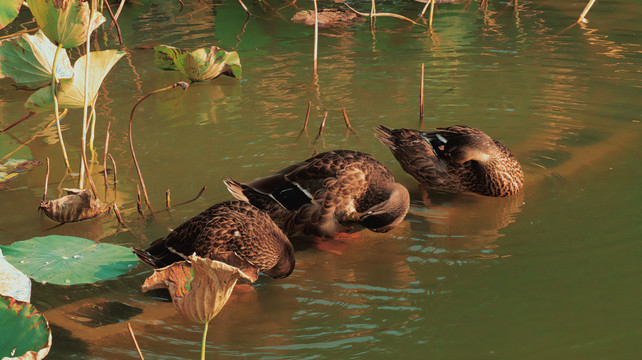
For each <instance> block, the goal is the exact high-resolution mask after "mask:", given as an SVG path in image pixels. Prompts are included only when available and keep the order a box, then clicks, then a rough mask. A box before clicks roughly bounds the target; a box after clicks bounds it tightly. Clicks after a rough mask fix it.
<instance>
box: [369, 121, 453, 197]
mask: <svg viewBox="0 0 642 360" xmlns="http://www.w3.org/2000/svg"><path fill="white" fill-rule="evenodd" d="M375 131H376V134H375V137H377V138H378V139H379V141H381V142H382V143H383V144H384V145H386V146H387V147H388V148H389V149H390V151H391V152H392V154H393V155H394V157H395V158H396V159H397V161H399V164H400V165H401V167H402V168H403V169H404V170H405V171H406V172H407V173H408V174H410V175H412V176H413V177H414V178H415V179H417V180H418V181H419V182H421V183H426V184H428V185H429V186H431V187H436V188H444V187H449V186H450V184H453V183H456V182H457V181H458V180H457V177H456V176H454V175H453V174H452V173H451V168H450V161H449V160H448V159H447V156H446V154H445V152H444V147H445V144H446V143H447V142H448V138H449V137H451V135H453V134H455V132H453V133H450V132H446V133H444V132H442V131H435V132H422V131H417V130H412V129H391V128H388V127H386V126H383V125H379V126H378V127H376V128H375ZM444 134H445V135H444Z"/></svg>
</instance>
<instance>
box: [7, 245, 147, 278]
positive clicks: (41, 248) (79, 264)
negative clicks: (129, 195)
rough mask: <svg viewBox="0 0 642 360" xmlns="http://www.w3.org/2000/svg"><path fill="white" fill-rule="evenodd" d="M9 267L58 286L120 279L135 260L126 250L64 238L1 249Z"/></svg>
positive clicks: (136, 261) (119, 247) (135, 262)
mask: <svg viewBox="0 0 642 360" xmlns="http://www.w3.org/2000/svg"><path fill="white" fill-rule="evenodd" d="M0 250H2V252H3V253H4V255H5V258H6V259H7V261H9V263H11V264H12V265H13V266H15V267H16V268H18V270H20V271H22V272H23V273H25V274H26V275H27V276H29V277H30V278H31V279H33V280H35V281H40V282H46V283H52V284H57V285H78V284H91V283H95V282H97V281H101V280H106V279H111V278H114V277H116V276H119V275H122V274H124V273H126V272H128V271H129V270H131V268H132V267H134V266H136V264H137V263H138V259H137V258H136V256H135V255H134V254H132V253H131V251H130V250H129V248H127V247H124V246H119V245H113V244H104V243H96V242H94V241H91V240H88V239H84V238H80V237H75V236H63V235H48V236H42V237H34V238H31V239H28V240H23V241H18V242H15V243H13V244H11V245H9V246H3V245H0Z"/></svg>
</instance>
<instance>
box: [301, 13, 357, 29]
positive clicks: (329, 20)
mask: <svg viewBox="0 0 642 360" xmlns="http://www.w3.org/2000/svg"><path fill="white" fill-rule="evenodd" d="M318 18H319V26H337V25H345V24H349V23H353V22H355V21H358V20H359V19H360V17H359V15H357V14H355V13H353V12H349V11H342V10H337V9H321V10H319V15H318ZM290 20H292V21H294V22H298V23H303V24H306V25H310V26H313V25H314V10H303V11H299V12H297V13H296V14H294V16H293V17H292V19H290Z"/></svg>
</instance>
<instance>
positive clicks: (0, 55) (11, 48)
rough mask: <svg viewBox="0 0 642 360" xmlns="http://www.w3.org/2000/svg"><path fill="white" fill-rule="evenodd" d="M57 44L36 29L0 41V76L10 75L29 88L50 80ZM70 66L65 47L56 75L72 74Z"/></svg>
mask: <svg viewBox="0 0 642 360" xmlns="http://www.w3.org/2000/svg"><path fill="white" fill-rule="evenodd" d="M55 53H56V45H54V44H53V43H52V42H51V41H49V39H47V37H46V36H45V34H44V33H43V32H42V31H41V30H39V31H38V32H37V33H36V34H35V35H28V34H23V35H22V36H20V37H18V38H15V39H11V40H5V41H3V42H2V43H1V44H0V78H5V77H10V78H12V79H13V81H15V82H16V85H17V86H18V87H21V88H27V89H30V90H33V89H37V88H39V87H42V86H45V85H48V84H51V67H52V64H53V58H54V54H55ZM73 74H74V69H73V68H72V67H71V63H70V62H69V57H68V56H67V52H66V51H64V50H63V51H61V52H60V53H59V54H58V60H57V61H56V78H58V79H64V78H71V77H72V76H73Z"/></svg>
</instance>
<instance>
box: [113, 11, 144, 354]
mask: <svg viewBox="0 0 642 360" xmlns="http://www.w3.org/2000/svg"><path fill="white" fill-rule="evenodd" d="M107 6H109V5H107ZM114 205H116V204H114ZM115 208H116V209H118V207H115ZM119 214H120V212H119ZM120 220H122V219H119V221H120ZM127 328H128V329H129V335H131V337H132V340H134V345H135V346H136V351H138V357H140V360H145V358H144V357H143V353H142V352H141V351H140V347H139V346H138V341H136V335H134V330H133V329H132V326H131V324H130V323H129V321H128V322H127Z"/></svg>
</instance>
